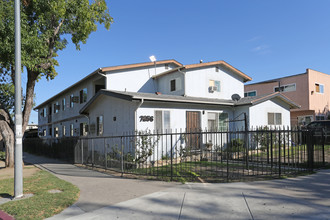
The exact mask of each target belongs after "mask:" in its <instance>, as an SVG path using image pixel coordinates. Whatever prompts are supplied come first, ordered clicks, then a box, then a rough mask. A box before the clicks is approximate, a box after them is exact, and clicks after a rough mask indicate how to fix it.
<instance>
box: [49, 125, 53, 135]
mask: <svg viewBox="0 0 330 220" xmlns="http://www.w3.org/2000/svg"><path fill="white" fill-rule="evenodd" d="M49 136H52V128H51V127H50V128H49Z"/></svg>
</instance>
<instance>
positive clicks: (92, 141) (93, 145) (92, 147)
mask: <svg viewBox="0 0 330 220" xmlns="http://www.w3.org/2000/svg"><path fill="white" fill-rule="evenodd" d="M92 167H94V141H93V139H92Z"/></svg>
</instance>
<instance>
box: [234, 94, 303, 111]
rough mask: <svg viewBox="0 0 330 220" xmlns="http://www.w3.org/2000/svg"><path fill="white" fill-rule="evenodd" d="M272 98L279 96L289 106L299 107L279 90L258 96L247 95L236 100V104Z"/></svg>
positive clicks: (247, 103)
mask: <svg viewBox="0 0 330 220" xmlns="http://www.w3.org/2000/svg"><path fill="white" fill-rule="evenodd" d="M273 98H279V99H281V100H282V101H284V102H286V103H288V104H289V105H290V108H300V105H298V104H296V103H295V102H293V101H292V100H291V99H289V98H288V97H286V96H285V95H284V94H283V93H280V92H274V93H269V94H264V95H259V96H249V97H244V98H242V99H240V100H239V101H237V103H236V104H237V105H256V104H259V103H261V102H264V101H267V100H270V99H273Z"/></svg>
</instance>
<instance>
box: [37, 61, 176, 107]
mask: <svg viewBox="0 0 330 220" xmlns="http://www.w3.org/2000/svg"><path fill="white" fill-rule="evenodd" d="M170 63H173V64H175V65H177V66H182V64H181V63H179V62H178V61H176V60H174V59H171V60H160V61H156V65H160V64H170ZM154 65H155V63H154V62H146V63H135V64H127V65H119V66H110V67H101V68H98V69H96V70H95V71H93V72H92V73H91V74H89V75H87V76H86V77H84V78H82V79H81V80H79V81H78V82H76V83H74V84H73V85H71V86H69V87H68V88H66V89H64V90H62V91H61V92H60V93H58V94H56V95H55V96H53V97H51V98H49V99H47V100H46V101H44V102H42V103H41V104H39V105H38V106H36V107H35V108H34V110H35V109H39V108H40V107H42V106H44V105H46V104H47V103H49V102H52V101H54V100H56V99H57V98H58V97H60V96H61V95H63V94H64V93H66V92H68V91H69V90H70V89H72V88H73V87H75V86H77V85H78V84H80V83H82V82H84V81H85V80H87V79H90V78H91V77H93V76H95V75H98V74H100V73H102V72H109V71H115V70H124V69H132V68H139V67H146V66H154Z"/></svg>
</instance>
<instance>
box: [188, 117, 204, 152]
mask: <svg viewBox="0 0 330 220" xmlns="http://www.w3.org/2000/svg"><path fill="white" fill-rule="evenodd" d="M186 129H187V147H188V148H190V149H191V150H192V151H194V150H199V149H200V147H201V141H202V139H201V133H200V132H201V113H200V112H197V111H187V113H186Z"/></svg>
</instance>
